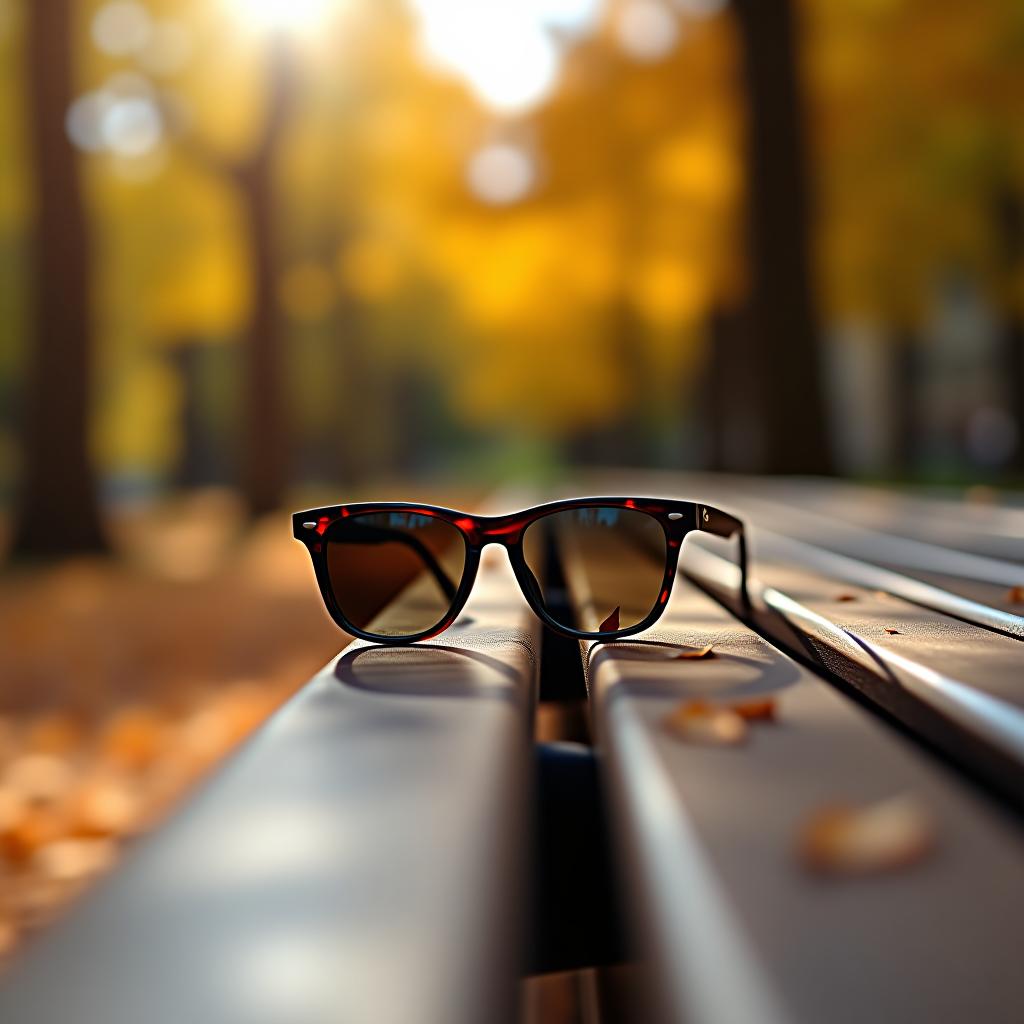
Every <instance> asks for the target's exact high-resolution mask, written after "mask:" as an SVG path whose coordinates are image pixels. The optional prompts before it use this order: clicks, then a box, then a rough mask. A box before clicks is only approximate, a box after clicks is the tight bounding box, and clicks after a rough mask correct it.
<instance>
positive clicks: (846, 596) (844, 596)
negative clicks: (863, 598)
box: [836, 594, 857, 601]
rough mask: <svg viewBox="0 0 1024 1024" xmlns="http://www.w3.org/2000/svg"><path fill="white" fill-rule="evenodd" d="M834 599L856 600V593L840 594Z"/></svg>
mask: <svg viewBox="0 0 1024 1024" xmlns="http://www.w3.org/2000/svg"><path fill="white" fill-rule="evenodd" d="M836 600H837V601H856V600H857V595H856V594H840V595H839V596H838V597H837V598H836Z"/></svg>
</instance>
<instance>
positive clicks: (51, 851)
mask: <svg viewBox="0 0 1024 1024" xmlns="http://www.w3.org/2000/svg"><path fill="white" fill-rule="evenodd" d="M116 854H117V848H116V846H115V845H114V843H113V841H112V840H110V839H59V840H57V841H56V842H53V843H49V844H48V845H46V846H44V847H42V848H41V849H39V850H37V851H36V854H35V856H34V857H33V858H32V864H33V867H35V868H36V869H37V870H38V871H39V872H40V873H41V874H42V875H43V876H44V877H46V878H52V879H54V880H55V881H59V882H75V881H78V880H79V879H82V878H88V877H89V876H90V875H94V874H96V873H97V872H100V871H104V870H106V869H107V868H109V867H110V866H111V865H112V864H113V863H114V858H115V856H116Z"/></svg>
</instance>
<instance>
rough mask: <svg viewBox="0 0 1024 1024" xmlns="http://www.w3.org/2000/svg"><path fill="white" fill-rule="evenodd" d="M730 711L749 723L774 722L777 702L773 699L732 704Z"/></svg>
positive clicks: (767, 698)
mask: <svg viewBox="0 0 1024 1024" xmlns="http://www.w3.org/2000/svg"><path fill="white" fill-rule="evenodd" d="M730 710H732V711H735V712H736V714H737V715H739V716H740V718H745V719H746V720H747V721H748V722H774V721H775V701H774V700H773V699H772V698H771V697H765V698H764V699H763V700H746V701H742V702H741V703H739V704H731V705H730Z"/></svg>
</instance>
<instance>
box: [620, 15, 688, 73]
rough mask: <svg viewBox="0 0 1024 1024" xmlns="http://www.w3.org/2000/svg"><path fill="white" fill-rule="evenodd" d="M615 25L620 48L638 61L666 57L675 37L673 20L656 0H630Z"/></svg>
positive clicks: (677, 35) (676, 37) (675, 28)
mask: <svg viewBox="0 0 1024 1024" xmlns="http://www.w3.org/2000/svg"><path fill="white" fill-rule="evenodd" d="M615 27H616V35H617V37H618V40H619V45H620V46H621V47H622V49H623V51H624V52H625V53H626V54H627V55H628V56H630V57H632V58H633V59H634V60H637V61H640V62H642V63H654V62H655V61H659V60H662V59H663V58H664V57H667V56H668V55H669V54H670V53H671V52H672V50H673V49H674V48H675V45H676V42H677V41H678V39H679V26H678V25H677V23H676V19H675V18H674V17H673V15H672V12H671V11H670V10H669V9H668V8H667V7H666V6H665V5H664V4H662V3H659V2H658V0H630V2H629V3H627V4H626V5H625V6H624V7H623V8H622V10H621V12H620V13H619V18H618V21H617V23H616V26H615Z"/></svg>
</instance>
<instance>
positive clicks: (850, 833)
mask: <svg viewBox="0 0 1024 1024" xmlns="http://www.w3.org/2000/svg"><path fill="white" fill-rule="evenodd" d="M935 841H936V835H935V825H934V822H933V819H932V816H931V814H930V813H929V812H928V809H927V808H926V807H924V806H923V805H922V804H921V802H920V801H919V800H918V799H917V798H915V797H913V796H910V795H901V796H896V797H890V798H889V799H887V800H881V801H879V802H878V803H875V804H871V805H869V806H867V807H862V808H854V807H850V806H847V805H843V804H836V805H833V806H829V807H822V808H820V809H819V810H817V811H815V812H814V813H813V814H812V815H811V817H810V818H809V819H808V820H807V822H806V823H805V825H804V826H803V828H802V829H801V832H800V835H799V838H798V844H797V853H798V856H799V859H800V861H801V863H802V864H803V865H804V867H805V868H807V869H808V870H809V871H812V872H814V873H815V874H822V875H833V876H842V875H848V876H853V875H868V874H877V873H880V872H885V871H892V870H896V869H898V868H903V867H907V866H909V865H911V864H915V863H917V862H918V861H920V860H922V859H924V858H925V857H926V856H927V855H928V854H929V853H930V852H931V851H932V849H933V848H934V846H935Z"/></svg>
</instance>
